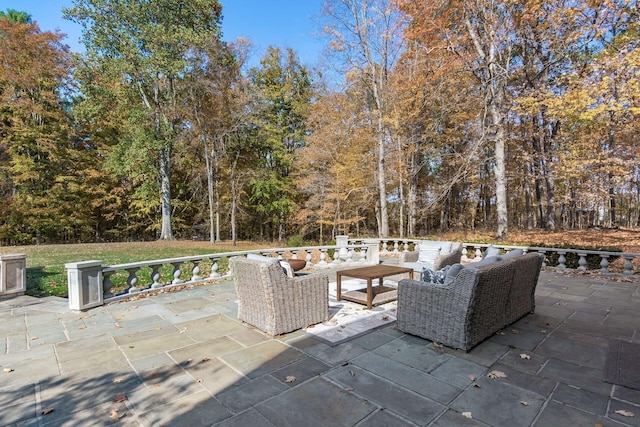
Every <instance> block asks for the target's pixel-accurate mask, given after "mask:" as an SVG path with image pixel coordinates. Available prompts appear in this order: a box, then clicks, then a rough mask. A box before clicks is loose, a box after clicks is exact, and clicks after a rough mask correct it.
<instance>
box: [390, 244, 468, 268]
mask: <svg viewBox="0 0 640 427" xmlns="http://www.w3.org/2000/svg"><path fill="white" fill-rule="evenodd" d="M415 246H416V248H415V250H413V251H411V252H402V253H401V254H400V260H399V261H400V262H399V265H400V266H401V267H407V268H413V270H414V271H415V272H417V273H422V269H423V268H429V269H431V270H439V269H441V268H442V267H444V266H446V265H452V264H455V263H457V262H460V259H461V258H462V243H459V242H440V241H430V240H425V241H422V242H419V243H417V244H416V245H415ZM431 248H439V249H442V250H441V251H440V250H439V251H438V255H437V256H436V257H435V258H434V259H427V260H422V259H421V254H420V251H421V250H423V249H427V250H429V249H431Z"/></svg>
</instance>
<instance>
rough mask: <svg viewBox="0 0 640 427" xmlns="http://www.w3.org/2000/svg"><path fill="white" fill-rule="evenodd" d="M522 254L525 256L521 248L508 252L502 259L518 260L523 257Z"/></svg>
mask: <svg viewBox="0 0 640 427" xmlns="http://www.w3.org/2000/svg"><path fill="white" fill-rule="evenodd" d="M522 254H524V251H523V250H522V249H520V248H518V249H513V250H511V251H509V252H507V253H506V254H504V255H502V259H509V258H517V257H519V256H521V255H522Z"/></svg>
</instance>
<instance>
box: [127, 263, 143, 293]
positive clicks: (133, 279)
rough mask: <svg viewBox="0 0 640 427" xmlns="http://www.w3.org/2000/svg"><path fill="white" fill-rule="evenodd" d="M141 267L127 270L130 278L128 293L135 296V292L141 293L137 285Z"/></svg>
mask: <svg viewBox="0 0 640 427" xmlns="http://www.w3.org/2000/svg"><path fill="white" fill-rule="evenodd" d="M139 269H140V268H139V267H133V268H127V272H128V273H129V277H127V292H128V293H130V294H133V293H135V292H140V288H138V287H137V286H136V285H137V284H138V276H137V273H138V270H139Z"/></svg>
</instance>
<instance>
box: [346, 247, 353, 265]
mask: <svg viewBox="0 0 640 427" xmlns="http://www.w3.org/2000/svg"><path fill="white" fill-rule="evenodd" d="M354 255H355V251H354V250H353V249H349V252H347V259H345V262H346V263H347V264H353V257H354Z"/></svg>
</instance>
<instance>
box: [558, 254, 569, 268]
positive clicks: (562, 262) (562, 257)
mask: <svg viewBox="0 0 640 427" xmlns="http://www.w3.org/2000/svg"><path fill="white" fill-rule="evenodd" d="M566 254H567V251H558V268H561V269H563V270H564V269H566V268H567V264H566V263H567V257H565V255H566Z"/></svg>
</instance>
